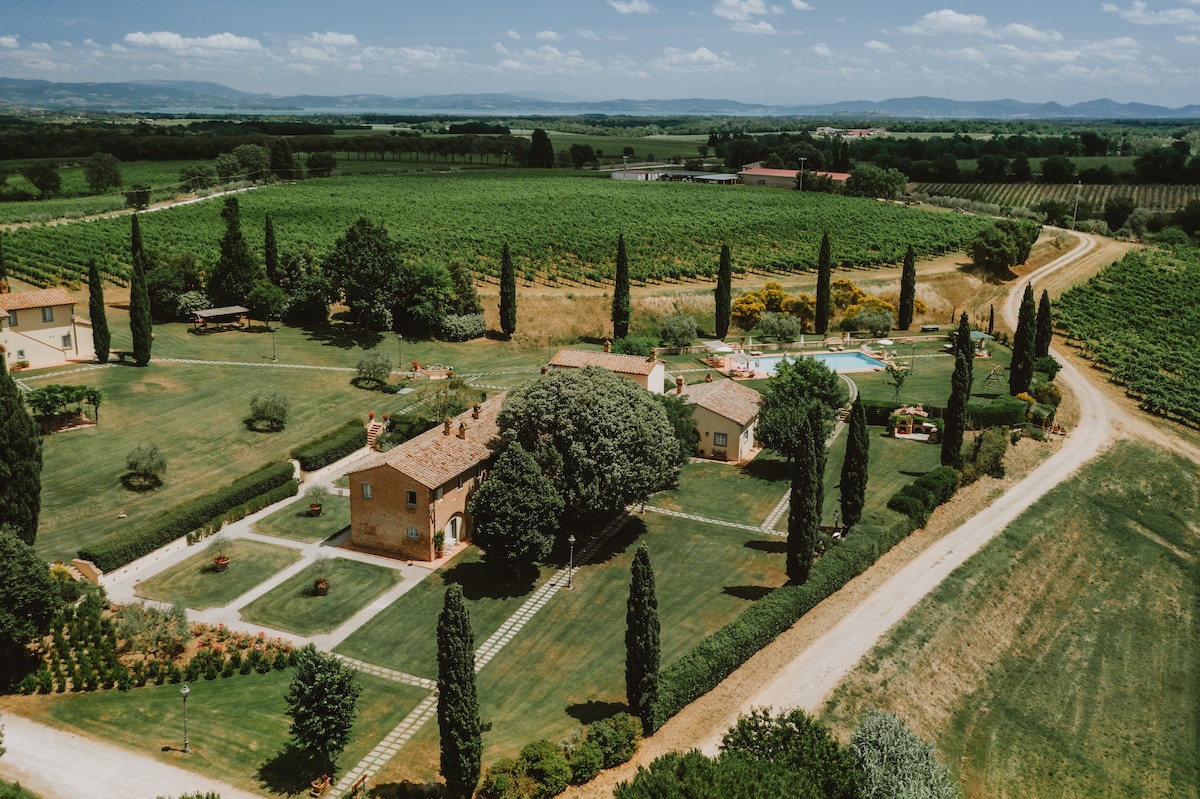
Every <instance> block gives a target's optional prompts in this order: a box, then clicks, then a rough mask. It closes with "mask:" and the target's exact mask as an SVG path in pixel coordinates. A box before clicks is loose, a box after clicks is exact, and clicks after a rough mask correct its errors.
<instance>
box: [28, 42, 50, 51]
mask: <svg viewBox="0 0 1200 799" xmlns="http://www.w3.org/2000/svg"><path fill="white" fill-rule="evenodd" d="M29 49H30V50H36V51H37V52H39V53H52V52H54V48H53V47H51V46H50V45H48V44H46V43H45V42H34V43H33V44H31V45H29Z"/></svg>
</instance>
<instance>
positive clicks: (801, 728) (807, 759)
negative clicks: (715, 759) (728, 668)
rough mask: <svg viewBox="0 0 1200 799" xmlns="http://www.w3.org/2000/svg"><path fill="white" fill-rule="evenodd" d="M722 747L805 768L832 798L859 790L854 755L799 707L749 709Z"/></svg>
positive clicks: (756, 758)
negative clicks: (772, 710) (775, 710)
mask: <svg viewBox="0 0 1200 799" xmlns="http://www.w3.org/2000/svg"><path fill="white" fill-rule="evenodd" d="M721 752H722V754H736V755H740V756H742V757H744V758H747V759H748V760H751V761H754V762H756V763H774V764H775V765H777V766H778V765H782V766H787V767H788V768H791V769H795V770H796V771H800V772H803V773H804V774H805V775H806V776H807V777H808V778H810V779H811V780H812V781H813V782H815V783H816V784H817V785H818V786H819V787H820V789H821V796H824V797H827V798H828V799H854V797H857V796H859V794H858V774H857V772H856V770H855V764H854V757H853V756H852V755H851V753H850V752H849V751H848V750H847V749H846V748H845V747H843V746H842V745H841V744H840V743H839V742H838V740H837V738H836V737H834V735H833V733H831V732H830V731H829V728H828V727H826V726H825V725H823V724H821V723H820V722H819V721H817V720H815V719H813V718H812V717H811V716H809V715H808V714H807V713H805V712H804V711H803V710H800V709H799V708H797V709H795V710H791V711H788V712H786V713H781V714H780V715H778V716H772V715H771V713H770V711H768V710H764V709H762V708H758V709H755V710H752V711H750V713H749V715H746V716H742V717H741V718H739V719H738V721H737V724H735V725H734V726H733V727H730V728H729V730H728V731H727V732H726V733H725V735H724V737H722V739H721Z"/></svg>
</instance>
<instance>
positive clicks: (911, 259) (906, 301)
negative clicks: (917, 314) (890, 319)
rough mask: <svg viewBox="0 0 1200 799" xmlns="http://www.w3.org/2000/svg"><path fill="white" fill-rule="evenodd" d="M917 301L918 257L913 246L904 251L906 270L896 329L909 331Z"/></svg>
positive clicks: (901, 283) (901, 285)
mask: <svg viewBox="0 0 1200 799" xmlns="http://www.w3.org/2000/svg"><path fill="white" fill-rule="evenodd" d="M916 299H917V256H916V253H914V252H913V246H912V245H911V244H910V245H908V249H907V250H905V251H904V268H903V269H902V270H901V271H900V307H899V308H898V309H897V314H896V327H897V328H899V329H900V330H908V328H909V327H911V326H912V321H913V305H914V304H915V303H916Z"/></svg>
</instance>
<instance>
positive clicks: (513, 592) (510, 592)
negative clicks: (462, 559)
mask: <svg viewBox="0 0 1200 799" xmlns="http://www.w3.org/2000/svg"><path fill="white" fill-rule="evenodd" d="M533 575H534V570H532V569H531V570H530V573H529V576H528V577H525V578H522V579H517V577H516V576H515V575H513V574H512V573H511V572H509V571H507V570H505V569H500V568H497V567H496V566H495V565H494V564H490V563H485V562H483V561H476V562H474V563H457V564H455V565H454V566H451V567H450V568H449V569H447V570H446V571H445V572H443V573H442V580H443V581H444V582H445V584H446V585H455V584H457V585H460V586H462V592H463V597H465V598H466V599H472V600H474V599H508V598H510V597H517V596H525V595H526V594H528V593H529V592H530V591H532V590H533V582H534V581H533Z"/></svg>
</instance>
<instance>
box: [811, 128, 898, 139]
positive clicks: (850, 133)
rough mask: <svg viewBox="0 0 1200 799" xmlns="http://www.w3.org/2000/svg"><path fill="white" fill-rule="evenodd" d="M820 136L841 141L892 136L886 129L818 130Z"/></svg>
mask: <svg viewBox="0 0 1200 799" xmlns="http://www.w3.org/2000/svg"><path fill="white" fill-rule="evenodd" d="M817 135H818V136H827V137H830V138H839V139H869V138H873V137H875V136H888V135H890V134H889V133H888V131H887V129H886V128H830V127H819V128H817Z"/></svg>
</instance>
